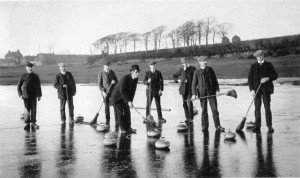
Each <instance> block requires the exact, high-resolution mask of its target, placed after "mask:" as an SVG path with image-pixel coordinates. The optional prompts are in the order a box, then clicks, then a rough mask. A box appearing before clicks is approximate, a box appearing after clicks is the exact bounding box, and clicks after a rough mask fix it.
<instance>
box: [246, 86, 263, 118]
mask: <svg viewBox="0 0 300 178" xmlns="http://www.w3.org/2000/svg"><path fill="white" fill-rule="evenodd" d="M261 84H262V83H260V84H259V86H258V88H257V90H256V93H255V96H254V97H253V100H252V102H251V104H250V106H249V108H248V110H247V112H246V115H245V117H247V115H248V112H249V110H250V108H251V106H252V104H253V102H254V100H255V98H256V95H257V93H258V90H259V89H260V86H261Z"/></svg>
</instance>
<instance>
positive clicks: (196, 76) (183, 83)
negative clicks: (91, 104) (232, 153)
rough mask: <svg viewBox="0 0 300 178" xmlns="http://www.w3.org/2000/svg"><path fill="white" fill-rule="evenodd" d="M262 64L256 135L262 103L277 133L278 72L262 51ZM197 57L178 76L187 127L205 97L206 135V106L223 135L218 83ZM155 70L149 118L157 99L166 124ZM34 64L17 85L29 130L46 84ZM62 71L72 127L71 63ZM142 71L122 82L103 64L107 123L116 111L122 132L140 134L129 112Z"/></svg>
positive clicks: (254, 89) (149, 79) (60, 84)
mask: <svg viewBox="0 0 300 178" xmlns="http://www.w3.org/2000/svg"><path fill="white" fill-rule="evenodd" d="M254 56H255V57H256V58H257V62H256V63H254V64H253V65H252V66H251V68H250V72H249V75H248V83H249V89H250V93H251V94H252V96H253V97H254V104H255V128H254V129H253V131H254V132H259V131H260V127H261V113H260V110H261V104H262V101H263V103H264V107H265V111H266V121H267V127H268V129H269V132H274V129H273V127H272V113H271V108H270V102H271V94H272V93H273V92H274V85H273V82H272V81H274V80H276V79H277V77H278V76H277V73H276V71H275V69H274V67H273V65H272V64H271V63H270V62H267V61H265V60H264V51H262V50H258V51H256V52H255V53H254ZM191 59H193V58H181V64H182V68H180V69H179V71H178V72H176V73H175V74H174V75H173V77H174V78H175V79H178V78H180V87H179V93H180V95H182V101H183V109H184V113H185V117H186V120H185V122H186V123H187V124H190V123H192V122H193V119H194V113H193V100H195V99H200V105H201V108H202V114H201V122H202V131H203V132H208V127H209V121H208V113H207V103H208V102H209V104H210V108H211V110H212V115H213V121H214V125H215V128H216V129H217V130H219V131H224V130H225V129H224V128H223V127H222V126H221V124H220V119H219V112H218V104H217V96H219V95H220V88H219V83H218V80H217V77H216V74H215V72H214V70H213V69H212V67H209V66H207V56H200V57H196V59H197V61H198V63H199V66H200V67H199V68H198V69H196V67H194V66H190V65H189V60H191ZM148 64H149V67H150V70H149V71H147V72H146V73H145V76H144V80H143V83H144V84H145V85H147V89H146V97H147V99H146V100H147V103H146V116H148V115H149V113H150V109H151V103H152V100H153V98H154V99H155V103H156V109H157V115H158V121H159V122H162V123H165V122H166V120H165V119H164V118H163V116H162V111H161V96H162V92H163V90H164V81H163V77H162V73H161V72H160V71H159V70H157V69H155V65H156V61H155V60H151V61H150V62H149V63H148ZM32 66H33V65H32V64H31V63H28V64H27V66H26V70H27V73H26V74H24V75H22V76H21V78H20V80H19V83H18V93H19V96H20V97H21V98H22V99H23V100H24V105H25V108H26V109H27V110H28V112H30V113H31V114H30V119H29V120H28V122H27V123H26V126H25V128H28V127H29V124H30V123H31V124H32V126H34V127H36V128H37V127H38V125H36V103H37V101H36V100H37V99H38V100H40V99H41V96H42V92H41V85H40V80H39V77H38V75H36V74H35V73H33V72H32ZM58 66H59V69H60V73H59V74H57V75H56V78H55V82H54V87H55V88H56V89H57V92H58V98H59V99H60V113H61V121H62V124H65V121H66V115H65V105H66V103H68V106H69V123H71V124H72V123H73V122H74V105H73V96H74V95H75V94H76V84H75V81H74V78H73V76H72V73H71V72H68V71H66V65H65V64H64V63H60V64H59V65H58ZM139 73H140V67H139V66H138V65H132V66H131V69H130V73H129V74H127V75H125V76H123V77H122V78H121V79H120V80H119V81H118V79H117V77H116V74H115V73H114V71H113V70H111V68H110V62H108V61H106V62H104V64H103V71H101V72H99V74H98V86H99V89H100V91H101V94H102V97H103V101H104V103H105V116H106V124H107V125H110V109H109V107H110V105H112V106H113V107H114V112H115V124H116V125H115V127H116V129H117V130H118V129H119V128H120V129H121V132H122V133H135V132H136V129H133V128H132V127H131V113H130V108H134V105H133V99H134V96H135V92H136V88H137V83H138V76H139Z"/></svg>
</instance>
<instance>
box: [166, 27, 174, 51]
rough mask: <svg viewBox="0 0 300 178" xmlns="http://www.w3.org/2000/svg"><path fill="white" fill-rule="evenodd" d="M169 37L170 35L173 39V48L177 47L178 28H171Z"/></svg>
mask: <svg viewBox="0 0 300 178" xmlns="http://www.w3.org/2000/svg"><path fill="white" fill-rule="evenodd" d="M167 37H169V38H170V39H171V42H172V46H173V48H175V47H176V30H171V31H170V32H169V33H168V35H167Z"/></svg>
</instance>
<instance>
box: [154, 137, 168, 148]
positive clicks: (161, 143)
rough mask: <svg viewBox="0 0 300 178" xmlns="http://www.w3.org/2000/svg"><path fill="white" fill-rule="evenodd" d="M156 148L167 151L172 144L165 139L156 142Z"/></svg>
mask: <svg viewBox="0 0 300 178" xmlns="http://www.w3.org/2000/svg"><path fill="white" fill-rule="evenodd" d="M155 147H156V148H158V149H166V148H169V147H170V142H169V141H166V140H165V138H164V137H162V138H160V139H159V140H157V141H156V142H155Z"/></svg>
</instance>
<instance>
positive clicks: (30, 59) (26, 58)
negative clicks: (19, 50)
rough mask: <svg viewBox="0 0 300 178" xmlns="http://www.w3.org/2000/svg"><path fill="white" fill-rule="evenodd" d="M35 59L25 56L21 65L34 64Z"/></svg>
mask: <svg viewBox="0 0 300 178" xmlns="http://www.w3.org/2000/svg"><path fill="white" fill-rule="evenodd" d="M35 58H36V56H24V57H23V58H22V59H21V61H20V65H26V64H27V63H28V62H31V63H32V62H33V61H34V60H35Z"/></svg>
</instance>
